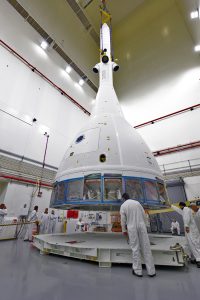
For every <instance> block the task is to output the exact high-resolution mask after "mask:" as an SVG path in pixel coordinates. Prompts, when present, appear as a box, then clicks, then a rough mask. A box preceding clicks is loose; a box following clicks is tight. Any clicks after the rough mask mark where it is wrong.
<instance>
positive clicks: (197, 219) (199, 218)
mask: <svg viewBox="0 0 200 300" xmlns="http://www.w3.org/2000/svg"><path fill="white" fill-rule="evenodd" d="M194 219H195V222H196V225H197V228H198V230H199V232H200V208H199V209H198V211H197V212H196V213H195V214H194Z"/></svg>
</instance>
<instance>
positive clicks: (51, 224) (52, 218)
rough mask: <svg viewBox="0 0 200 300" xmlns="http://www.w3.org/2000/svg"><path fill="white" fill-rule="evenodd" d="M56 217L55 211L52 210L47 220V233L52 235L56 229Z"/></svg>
mask: <svg viewBox="0 0 200 300" xmlns="http://www.w3.org/2000/svg"><path fill="white" fill-rule="evenodd" d="M56 223H57V216H56V215H55V211H54V210H52V211H51V214H50V219H49V231H48V232H49V233H54V232H55V229H56Z"/></svg>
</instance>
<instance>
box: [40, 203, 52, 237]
mask: <svg viewBox="0 0 200 300" xmlns="http://www.w3.org/2000/svg"><path fill="white" fill-rule="evenodd" d="M49 222H50V215H49V214H48V208H45V210H44V212H43V213H42V215H41V218H40V234H46V233H48V231H49Z"/></svg>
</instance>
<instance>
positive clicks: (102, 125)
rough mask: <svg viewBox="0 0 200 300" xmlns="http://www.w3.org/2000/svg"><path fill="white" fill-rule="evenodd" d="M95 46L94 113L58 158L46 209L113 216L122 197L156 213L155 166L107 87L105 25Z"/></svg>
mask: <svg viewBox="0 0 200 300" xmlns="http://www.w3.org/2000/svg"><path fill="white" fill-rule="evenodd" d="M101 45H103V46H102V49H103V50H102V54H101V57H100V62H99V63H98V64H97V65H96V66H95V70H96V71H98V73H99V89H98V93H97V96H96V101H95V107H94V109H93V111H92V113H91V116H90V118H89V120H88V121H87V122H86V124H85V126H84V127H83V128H82V129H81V130H80V131H79V132H78V133H77V134H76V136H75V137H74V139H73V141H72V142H71V144H70V146H69V148H68V149H67V151H66V153H65V155H64V158H63V160H62V162H61V165H60V167H59V170H58V173H57V176H56V182H55V184H54V189H53V193H52V198H51V206H52V207H55V208H56V207H57V208H62V209H68V208H78V209H83V210H111V209H114V210H116V209H117V208H119V207H120V204H121V203H122V199H121V198H122V194H123V193H124V192H127V193H128V194H129V195H130V198H133V199H136V200H138V201H139V202H140V203H141V204H142V205H143V206H148V207H162V206H163V205H165V204H166V203H167V195H166V191H165V186H164V183H163V179H162V174H161V172H160V169H159V167H158V164H157V162H156V160H155V158H154V156H153V155H152V153H151V151H150V150H149V148H148V147H147V145H146V144H145V142H144V141H143V139H142V138H141V137H140V135H139V134H138V133H137V132H136V130H135V129H134V128H133V127H132V126H131V125H130V124H129V123H128V122H127V121H126V120H125V118H124V115H123V113H122V110H121V107H120V105H119V102H118V99H117V96H116V93H115V90H114V87H113V70H114V71H116V70H117V69H118V68H119V66H118V65H117V64H115V63H114V62H113V61H112V59H111V44H110V29H109V27H108V25H107V24H105V23H104V24H103V25H102V27H101ZM105 56H106V57H105Z"/></svg>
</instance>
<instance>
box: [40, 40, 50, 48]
mask: <svg viewBox="0 0 200 300" xmlns="http://www.w3.org/2000/svg"><path fill="white" fill-rule="evenodd" d="M48 45H49V44H48V43H47V42H46V41H42V43H41V44H40V46H41V48H42V49H44V50H46V49H47V47H48Z"/></svg>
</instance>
